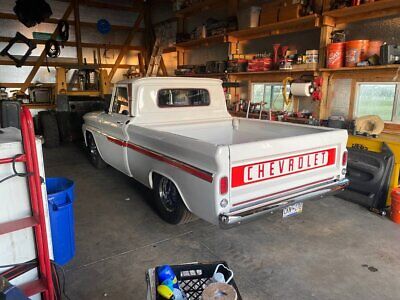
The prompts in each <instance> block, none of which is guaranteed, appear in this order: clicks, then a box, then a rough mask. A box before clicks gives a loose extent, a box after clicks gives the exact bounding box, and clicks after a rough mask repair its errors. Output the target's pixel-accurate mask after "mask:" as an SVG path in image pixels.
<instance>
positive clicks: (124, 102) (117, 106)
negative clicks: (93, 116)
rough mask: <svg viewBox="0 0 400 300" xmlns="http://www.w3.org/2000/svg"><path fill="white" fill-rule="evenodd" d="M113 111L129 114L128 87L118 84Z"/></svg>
mask: <svg viewBox="0 0 400 300" xmlns="http://www.w3.org/2000/svg"><path fill="white" fill-rule="evenodd" d="M111 111H112V112H113V113H117V114H123V115H129V99H128V88H127V87H125V86H118V87H117V88H116V90H115V96H114V101H113V105H112V109H111Z"/></svg>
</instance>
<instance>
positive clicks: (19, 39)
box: [0, 32, 36, 68]
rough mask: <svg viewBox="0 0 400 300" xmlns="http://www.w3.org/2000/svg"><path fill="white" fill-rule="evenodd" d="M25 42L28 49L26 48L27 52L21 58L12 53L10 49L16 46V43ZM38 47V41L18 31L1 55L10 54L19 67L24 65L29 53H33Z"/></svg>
mask: <svg viewBox="0 0 400 300" xmlns="http://www.w3.org/2000/svg"><path fill="white" fill-rule="evenodd" d="M20 42H21V43H24V44H25V45H26V46H27V47H28V50H26V52H25V54H24V55H23V56H22V57H21V58H17V57H16V56H14V55H12V54H11V53H10V52H9V50H10V49H11V48H12V47H13V46H14V44H15V43H20ZM35 48H36V43H35V42H34V41H32V40H30V39H28V38H27V37H26V36H24V35H23V34H21V33H20V32H17V33H16V34H15V37H13V38H12V39H11V40H10V42H9V43H8V45H7V46H6V47H5V48H4V49H3V50H2V51H1V52H0V55H2V56H8V57H9V58H11V59H12V60H13V61H14V62H15V65H16V66H17V68H20V67H22V66H23V64H24V63H25V61H26V60H27V58H28V57H29V55H31V53H32V51H33V49H35Z"/></svg>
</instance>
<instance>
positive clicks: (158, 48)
mask: <svg viewBox="0 0 400 300" xmlns="http://www.w3.org/2000/svg"><path fill="white" fill-rule="evenodd" d="M163 50H164V47H163V46H162V43H161V38H160V37H158V38H157V39H156V41H155V43H154V47H153V51H152V53H151V57H150V62H149V66H148V67H147V71H146V77H151V76H157V74H158V71H159V69H160V63H161V59H162V54H163Z"/></svg>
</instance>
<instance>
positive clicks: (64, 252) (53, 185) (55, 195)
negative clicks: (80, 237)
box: [46, 177, 75, 265]
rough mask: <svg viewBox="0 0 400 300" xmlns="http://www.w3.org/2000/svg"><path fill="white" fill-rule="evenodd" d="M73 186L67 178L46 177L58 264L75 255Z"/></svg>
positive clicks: (54, 247)
mask: <svg viewBox="0 0 400 300" xmlns="http://www.w3.org/2000/svg"><path fill="white" fill-rule="evenodd" d="M74 187H75V184H74V182H73V181H71V180H69V179H67V178H61V177H59V178H47V179H46V188H47V200H48V202H49V215H50V227H51V238H52V242H53V253H54V261H55V262H56V263H58V264H60V265H64V264H66V263H67V262H68V261H70V260H71V259H72V258H73V257H74V256H75V230H74V210H73V206H72V204H73V202H74V199H75V197H74Z"/></svg>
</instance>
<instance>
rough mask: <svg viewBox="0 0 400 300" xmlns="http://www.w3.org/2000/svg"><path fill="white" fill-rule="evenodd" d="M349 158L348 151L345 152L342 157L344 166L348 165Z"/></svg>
mask: <svg viewBox="0 0 400 300" xmlns="http://www.w3.org/2000/svg"><path fill="white" fill-rule="evenodd" d="M348 157H349V153H348V152H347V151H344V152H343V157H342V166H345V165H346V164H347V158H348Z"/></svg>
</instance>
